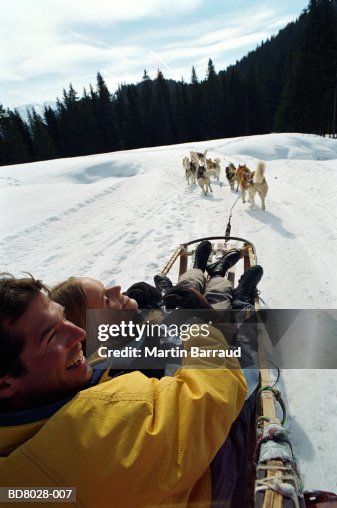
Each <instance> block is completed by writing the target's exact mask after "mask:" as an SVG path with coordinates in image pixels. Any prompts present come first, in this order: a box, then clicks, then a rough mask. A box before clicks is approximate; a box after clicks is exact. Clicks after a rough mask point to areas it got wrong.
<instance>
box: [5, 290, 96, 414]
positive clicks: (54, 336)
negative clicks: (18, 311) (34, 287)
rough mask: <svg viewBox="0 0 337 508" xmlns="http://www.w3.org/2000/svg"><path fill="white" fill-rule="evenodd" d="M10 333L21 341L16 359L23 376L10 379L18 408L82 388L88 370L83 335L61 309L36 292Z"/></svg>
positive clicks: (50, 400) (90, 370) (36, 404)
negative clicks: (23, 370) (20, 337)
mask: <svg viewBox="0 0 337 508" xmlns="http://www.w3.org/2000/svg"><path fill="white" fill-rule="evenodd" d="M11 330H12V331H13V332H14V333H16V334H20V335H22V336H23V337H24V338H25V345H24V348H23V351H22V353H21V355H20V359H21V360H22V362H23V363H24V365H25V367H26V371H27V372H26V373H25V374H23V375H22V376H20V377H19V378H16V379H15V380H14V382H15V383H16V384H15V387H16V392H15V395H14V397H13V399H14V404H16V405H17V406H18V409H25V408H30V407H36V406H39V405H42V404H46V403H49V402H53V401H54V400H57V399H58V398H62V397H65V396H67V395H71V394H72V393H74V392H76V391H78V390H81V389H83V388H85V387H86V386H87V384H88V382H89V381H90V379H91V376H92V369H91V367H89V366H88V364H87V361H86V359H85V358H84V357H83V353H82V347H81V341H83V340H84V338H85V332H84V330H82V329H81V328H78V327H77V326H75V325H74V324H73V323H71V322H70V321H67V320H66V318H65V315H64V309H63V307H61V305H59V304H58V303H55V302H52V301H51V300H50V299H49V298H47V297H46V296H45V295H44V294H43V293H40V294H38V295H37V296H36V298H35V299H34V300H33V301H32V302H31V303H30V305H29V307H28V309H27V310H26V311H25V312H24V314H23V315H22V316H21V317H20V318H19V319H18V320H17V321H16V322H15V323H14V325H13V326H12V327H11Z"/></svg>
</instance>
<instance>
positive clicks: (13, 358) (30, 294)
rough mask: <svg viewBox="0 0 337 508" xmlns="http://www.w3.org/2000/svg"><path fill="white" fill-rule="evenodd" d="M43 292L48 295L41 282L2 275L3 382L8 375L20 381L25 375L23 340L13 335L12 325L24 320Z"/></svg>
mask: <svg viewBox="0 0 337 508" xmlns="http://www.w3.org/2000/svg"><path fill="white" fill-rule="evenodd" d="M41 290H45V291H46V292H47V293H48V289H47V288H46V287H45V286H44V285H43V284H42V282H41V281H40V280H36V279H34V277H33V276H32V275H30V274H29V277H26V278H21V279H17V278H15V277H13V275H11V274H9V273H2V274H0V378H1V377H3V376H4V375H5V374H10V375H12V376H15V377H18V376H21V375H23V374H24V373H25V371H26V370H25V366H24V364H23V363H22V361H21V360H20V358H19V357H20V354H21V352H22V350H23V347H24V337H22V336H21V335H18V334H14V333H13V332H12V331H11V325H12V324H14V323H15V321H16V320H17V319H19V318H20V316H22V314H23V313H24V312H25V311H26V310H27V308H28V306H29V305H30V303H31V302H32V301H33V300H34V298H36V296H37V295H38V294H39V293H40V291H41Z"/></svg>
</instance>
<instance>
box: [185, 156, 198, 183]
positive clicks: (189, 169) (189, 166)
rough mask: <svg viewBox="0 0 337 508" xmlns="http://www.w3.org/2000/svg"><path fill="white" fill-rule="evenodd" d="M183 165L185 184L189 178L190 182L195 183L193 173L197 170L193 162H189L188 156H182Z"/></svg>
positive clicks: (188, 181)
mask: <svg viewBox="0 0 337 508" xmlns="http://www.w3.org/2000/svg"><path fill="white" fill-rule="evenodd" d="M183 166H184V169H185V177H186V180H187V185H189V184H190V179H191V183H194V184H195V174H196V172H197V170H196V168H195V165H194V164H193V162H190V159H189V158H188V157H184V158H183Z"/></svg>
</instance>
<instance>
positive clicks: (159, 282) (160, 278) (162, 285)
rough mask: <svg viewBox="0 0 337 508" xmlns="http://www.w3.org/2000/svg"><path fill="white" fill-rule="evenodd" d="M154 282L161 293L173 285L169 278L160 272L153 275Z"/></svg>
mask: <svg viewBox="0 0 337 508" xmlns="http://www.w3.org/2000/svg"><path fill="white" fill-rule="evenodd" d="M154 284H155V286H156V288H157V289H158V290H159V291H160V292H161V293H162V294H165V293H166V291H167V290H168V289H171V288H172V287H173V284H172V282H171V280H170V279H169V278H168V277H166V275H163V274H162V273H158V274H157V275H155V276H154Z"/></svg>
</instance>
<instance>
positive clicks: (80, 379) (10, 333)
mask: <svg viewBox="0 0 337 508" xmlns="http://www.w3.org/2000/svg"><path fill="white" fill-rule="evenodd" d="M44 289H45V288H44V286H43V285H42V283H41V282H39V281H36V280H35V279H33V278H24V279H15V278H14V277H12V276H3V277H2V278H1V279H0V456H1V458H0V485H1V486H2V487H37V486H38V487H40V488H41V487H55V488H56V487H76V489H77V492H76V495H77V504H78V505H80V506H88V507H95V506H102V507H105V506H118V507H121V508H122V507H128V508H129V507H133V506H135V507H150V506H151V507H153V506H179V507H182V506H209V504H210V501H211V487H212V481H211V476H210V473H209V469H208V467H209V465H210V463H211V461H212V460H213V458H214V456H215V455H216V453H217V452H218V450H219V449H220V447H221V446H222V445H223V443H224V441H225V440H226V437H227V435H228V432H229V429H230V427H231V424H232V423H233V422H234V420H235V419H236V418H237V416H238V415H239V413H240V410H241V408H242V405H243V402H244V399H245V395H246V382H245V379H244V377H243V374H242V372H241V370H240V369H239V368H234V369H230V368H227V367H228V365H229V364H230V362H233V359H226V360H225V361H224V359H223V358H222V359H221V363H222V365H219V362H220V359H219V358H217V357H215V358H212V355H210V358H193V360H192V359H191V358H186V362H185V365H184V367H183V368H181V369H179V370H178V371H177V373H176V374H175V375H174V376H173V377H171V378H169V377H163V378H162V379H160V380H158V379H150V378H148V377H146V376H144V375H143V374H141V373H140V372H133V373H130V374H126V375H123V376H120V377H117V378H114V379H113V380H110V381H106V382H102V381H103V380H102V378H101V374H99V376H98V375H97V372H95V371H94V372H93V371H92V370H91V368H90V367H89V366H88V364H87V362H86V359H85V358H84V357H83V354H82V352H81V342H82V341H83V340H84V338H85V332H84V331H83V330H82V329H80V328H78V327H76V326H75V325H73V324H72V323H70V322H68V321H67V320H66V316H64V313H63V308H62V307H61V306H60V305H58V304H56V303H55V302H52V301H51V300H50V299H49V298H48V296H46V294H44ZM209 330H210V335H209V337H207V349H209V350H212V349H219V344H220V345H222V347H223V343H224V339H223V336H222V335H221V333H220V332H219V331H218V330H216V329H214V328H212V327H210V328H209ZM204 343H205V339H203V342H202V343H201V337H200V336H199V337H195V338H194V339H193V341H192V340H191V341H186V349H187V351H189V348H190V347H191V345H197V346H199V345H204ZM232 366H233V365H232ZM201 367H203V368H201ZM236 367H237V365H236ZM228 467H229V468H230V465H228ZM33 502H34V500H33ZM33 502H32V504H33ZM29 504H30V503H28V506H29ZM67 504H68V503H67ZM34 505H35V504H34ZM223 506H225V505H224V504H223Z"/></svg>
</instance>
